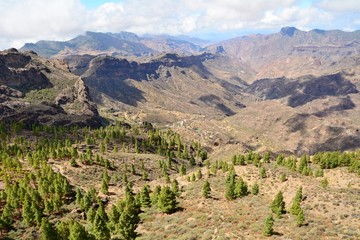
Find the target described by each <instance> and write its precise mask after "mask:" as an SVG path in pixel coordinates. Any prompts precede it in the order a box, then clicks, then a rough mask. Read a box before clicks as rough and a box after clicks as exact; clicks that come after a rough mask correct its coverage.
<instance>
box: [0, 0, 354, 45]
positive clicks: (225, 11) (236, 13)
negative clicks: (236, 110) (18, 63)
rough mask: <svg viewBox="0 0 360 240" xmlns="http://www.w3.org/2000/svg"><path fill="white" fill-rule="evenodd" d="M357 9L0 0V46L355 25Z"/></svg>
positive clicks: (280, 0) (215, 1)
mask: <svg viewBox="0 0 360 240" xmlns="http://www.w3.org/2000/svg"><path fill="white" fill-rule="evenodd" d="M89 1H90V0H89ZM83 2H84V1H83ZM304 3H305V4H304ZM359 12H360V5H359V3H358V0H318V1H311V0H251V1H249V0H246V1H244V0H177V1H173V0H152V1H149V0H123V1H120V2H110V1H109V2H108V3H105V4H103V5H101V6H99V7H97V8H95V9H88V8H87V7H86V6H85V5H84V4H82V3H81V2H80V0H51V1H49V0H1V2H0V15H1V21H0V48H1V49H5V48H9V47H21V46H22V44H24V43H25V42H36V41H38V40H41V39H46V40H65V39H69V38H72V37H75V36H76V35H79V34H82V33H83V32H85V31H102V32H119V31H131V32H135V33H137V34H145V33H150V34H164V33H166V34H175V35H177V34H188V35H196V36H200V37H201V36H202V34H203V36H205V35H207V36H209V35H210V36H211V35H218V36H222V35H226V34H231V33H233V34H241V33H242V32H249V31H252V32H254V33H255V32H269V31H278V30H279V28H281V27H283V26H296V27H298V28H300V29H304V30H309V29H312V28H320V29H342V30H356V29H359V27H360V14H359ZM218 36H214V38H216V37H218Z"/></svg>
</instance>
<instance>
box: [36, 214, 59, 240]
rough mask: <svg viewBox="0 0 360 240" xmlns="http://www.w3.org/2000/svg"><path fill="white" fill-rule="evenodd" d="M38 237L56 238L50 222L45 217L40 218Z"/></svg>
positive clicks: (50, 239) (44, 239) (48, 239)
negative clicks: (39, 233)
mask: <svg viewBox="0 0 360 240" xmlns="http://www.w3.org/2000/svg"><path fill="white" fill-rule="evenodd" d="M40 232H41V235H40V239H41V240H56V239H57V236H56V231H55V229H54V227H53V226H52V225H51V223H50V222H49V221H48V220H47V218H43V219H41V227H40Z"/></svg>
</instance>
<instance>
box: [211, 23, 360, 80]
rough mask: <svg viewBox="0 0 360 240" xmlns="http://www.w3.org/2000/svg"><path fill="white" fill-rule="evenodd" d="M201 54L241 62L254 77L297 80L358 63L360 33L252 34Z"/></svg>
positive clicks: (286, 30)
mask: <svg viewBox="0 0 360 240" xmlns="http://www.w3.org/2000/svg"><path fill="white" fill-rule="evenodd" d="M205 51H210V52H213V53H215V52H219V51H221V52H222V53H223V54H226V55H228V56H231V57H233V58H235V59H238V60H241V61H242V62H244V63H246V64H248V65H249V66H251V67H252V69H253V70H254V71H256V72H257V74H256V75H255V76H254V80H256V79H259V78H269V77H282V76H287V77H299V76H302V75H306V74H312V75H318V76H319V75H322V74H329V73H333V72H336V71H339V70H342V69H346V68H349V67H354V66H357V65H358V64H359V61H360V58H359V53H360V31H355V32H343V31H339V30H333V31H324V30H318V29H315V30H311V31H308V32H305V31H301V30H298V29H296V28H294V27H285V28H282V29H281V31H280V32H278V33H274V34H266V35H265V34H264V35H262V34H256V35H250V36H244V37H238V38H234V39H230V40H226V41H223V42H220V43H217V44H215V45H212V46H209V47H207V48H206V49H205Z"/></svg>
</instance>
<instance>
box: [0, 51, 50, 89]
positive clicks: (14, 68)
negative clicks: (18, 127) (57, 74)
mask: <svg viewBox="0 0 360 240" xmlns="http://www.w3.org/2000/svg"><path fill="white" fill-rule="evenodd" d="M41 70H45V69H41V67H40V66H36V65H33V64H32V63H31V57H30V56H28V55H24V54H21V53H19V52H17V51H16V50H13V49H12V50H11V51H5V52H3V53H2V54H0V72H1V74H0V84H3V85H6V86H8V87H11V88H16V89H19V90H21V91H23V92H26V91H29V90H33V89H43V88H49V87H52V84H51V82H50V81H49V79H48V78H47V77H46V76H45V75H44V74H43V73H42V72H41ZM30 79H31V81H29V80H30Z"/></svg>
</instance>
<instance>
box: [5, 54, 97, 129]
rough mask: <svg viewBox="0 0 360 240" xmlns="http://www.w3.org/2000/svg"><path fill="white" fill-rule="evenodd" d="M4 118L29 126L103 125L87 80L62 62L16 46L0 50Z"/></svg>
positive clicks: (7, 120)
mask: <svg viewBox="0 0 360 240" xmlns="http://www.w3.org/2000/svg"><path fill="white" fill-rule="evenodd" d="M0 69H1V71H0V84H1V85H0V112H1V116H0V119H1V120H2V121H5V122H23V123H25V124H27V125H29V126H30V125H32V124H48V125H62V126H72V125H81V126H92V127H96V126H99V125H100V123H101V119H100V117H99V114H98V112H97V109H96V107H95V105H94V104H93V103H92V102H91V99H90V97H89V93H88V89H87V87H86V85H85V84H84V82H83V80H82V79H81V78H79V77H77V76H75V75H73V74H71V73H70V72H69V71H68V69H67V66H66V65H64V64H63V63H62V62H59V61H49V60H45V59H42V58H40V57H38V56H37V55H36V54H35V53H32V52H29V53H19V52H18V51H17V50H16V49H10V50H7V51H3V52H0Z"/></svg>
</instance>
